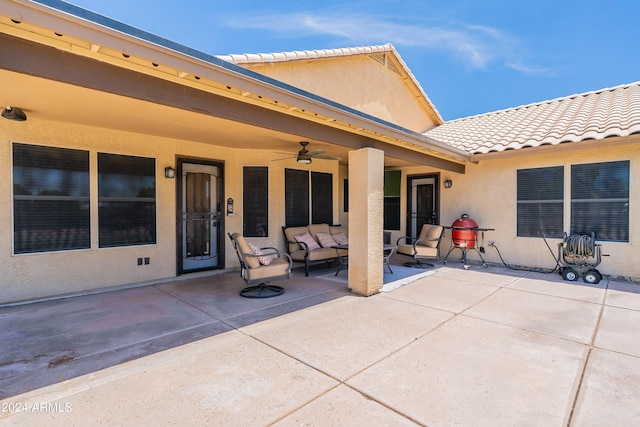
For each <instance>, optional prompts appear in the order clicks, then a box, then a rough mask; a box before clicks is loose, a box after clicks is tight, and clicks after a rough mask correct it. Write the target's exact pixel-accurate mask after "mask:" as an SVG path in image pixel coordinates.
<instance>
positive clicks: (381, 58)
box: [369, 53, 402, 76]
mask: <svg viewBox="0 0 640 427" xmlns="http://www.w3.org/2000/svg"><path fill="white" fill-rule="evenodd" d="M369 58H371V59H373V60H374V61H376V62H379V63H380V64H382V65H384V66H385V67H387V68H388V69H390V70H391V71H393V72H394V73H396V74H397V75H399V76H402V73H401V72H400V69H399V68H398V67H397V65H396V64H395V62H394V61H393V60H392V59H391V57H390V56H389V55H387V54H386V53H372V54H370V55H369Z"/></svg>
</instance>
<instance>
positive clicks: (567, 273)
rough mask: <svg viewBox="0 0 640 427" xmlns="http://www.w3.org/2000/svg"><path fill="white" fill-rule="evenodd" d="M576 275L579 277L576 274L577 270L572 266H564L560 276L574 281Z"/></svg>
mask: <svg viewBox="0 0 640 427" xmlns="http://www.w3.org/2000/svg"><path fill="white" fill-rule="evenodd" d="M578 277H580V276H579V275H578V272H577V271H575V270H574V269H573V268H565V269H564V270H562V278H563V279H564V280H568V281H570V282H575V281H576V280H578Z"/></svg>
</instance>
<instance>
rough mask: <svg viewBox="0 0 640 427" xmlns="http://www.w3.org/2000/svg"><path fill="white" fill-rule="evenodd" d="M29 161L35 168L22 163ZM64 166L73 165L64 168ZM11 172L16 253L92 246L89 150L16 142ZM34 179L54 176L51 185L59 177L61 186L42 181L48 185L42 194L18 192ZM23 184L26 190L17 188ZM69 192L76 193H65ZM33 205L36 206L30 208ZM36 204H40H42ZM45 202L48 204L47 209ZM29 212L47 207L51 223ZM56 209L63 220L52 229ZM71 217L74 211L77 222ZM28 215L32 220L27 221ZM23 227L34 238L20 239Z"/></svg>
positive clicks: (13, 146) (14, 247)
mask: <svg viewBox="0 0 640 427" xmlns="http://www.w3.org/2000/svg"><path fill="white" fill-rule="evenodd" d="M21 151H22V152H21ZM29 157H31V159H29ZM74 158H75V159H74ZM28 160H31V161H32V163H31V166H29V165H28V164H27V165H23V164H21V163H22V162H25V163H26V162H28ZM74 161H75V162H76V163H75V164H74V163H73V162H74ZM59 165H66V166H68V167H67V168H60V167H59ZM56 166H58V167H56ZM21 168H24V169H21ZM29 169H31V172H29ZM65 171H66V172H67V173H65ZM11 174H12V188H11V196H12V197H11V199H12V209H11V212H12V236H13V238H12V253H13V254H14V255H26V254H33V253H44V252H60V251H70V250H86V249H91V216H92V212H91V156H90V152H89V151H88V150H80V149H73V148H62V147H54V146H44V145H39V144H24V143H19V142H14V143H12V164H11ZM78 174H79V175H78ZM19 175H22V179H19V178H18V176H19ZM74 175H75V176H74ZM29 179H31V180H42V179H44V180H45V181H47V180H49V181H51V183H50V185H52V184H54V182H55V181H57V184H56V185H52V186H51V187H49V186H48V185H43V187H45V189H44V190H41V193H40V194H31V193H30V194H18V193H26V192H27V191H28V187H29V185H28V183H27V182H26V181H28V180H29ZM38 182H42V181H38ZM18 186H20V187H21V188H22V190H21V191H16V190H17V189H18ZM65 187H66V188H65ZM38 188H40V186H39V185H38ZM68 192H72V193H75V194H64V193H68ZM42 193H50V194H42ZM56 193H60V194H56ZM23 202H26V203H23ZM29 204H30V205H33V206H31V207H29V206H28V205H29ZM55 204H58V209H57V210H56V209H51V207H50V206H48V205H54V206H55ZM74 204H77V208H74V207H73V205H74ZM20 205H26V206H24V207H20ZM37 205H41V207H40V208H37ZM43 205H44V206H47V207H42V206H43ZM64 205H67V207H64ZM70 208H71V209H70ZM30 210H34V211H35V210H39V211H46V221H45V222H40V221H39V220H38V219H37V218H36V215H35V214H34V212H29V211H30ZM60 210H64V211H65V212H64V213H62V212H61V211H60ZM19 211H20V212H19ZM56 212H57V213H58V214H59V216H60V218H59V222H58V224H56V227H54V228H51V225H52V224H51V223H52V221H51V220H52V218H55V213H56ZM70 215H75V218H74V220H75V222H67V221H68V219H69V216H70ZM30 216H32V218H29V217H30ZM24 217H27V218H25V219H24V224H22V222H23V218H24ZM21 225H22V227H21ZM44 225H46V226H44ZM65 225H68V226H67V227H65ZM43 226H44V227H43ZM29 230H30V231H29ZM23 231H24V232H26V233H27V234H31V236H32V239H31V240H30V239H28V238H27V239H19V237H20V236H19V234H24V233H23ZM43 236H46V238H44V237H43Z"/></svg>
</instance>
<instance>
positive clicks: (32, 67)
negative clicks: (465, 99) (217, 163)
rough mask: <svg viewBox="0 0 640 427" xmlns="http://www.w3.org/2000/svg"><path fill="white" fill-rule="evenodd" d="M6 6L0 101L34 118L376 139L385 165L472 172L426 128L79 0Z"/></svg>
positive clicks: (184, 135)
mask: <svg viewBox="0 0 640 427" xmlns="http://www.w3.org/2000/svg"><path fill="white" fill-rule="evenodd" d="M0 15H2V16H0V33H2V34H1V37H2V38H1V40H0V43H1V44H2V46H3V55H2V58H1V59H0V78H2V79H3V81H6V82H11V85H8V86H9V87H8V88H7V90H6V91H3V93H2V94H1V95H0V96H2V99H0V103H1V104H2V105H15V106H18V107H21V108H23V109H24V110H25V111H27V113H28V114H31V115H35V116H39V117H42V118H45V119H49V120H56V121H68V122H74V123H78V124H85V125H90V126H99V127H106V128H115V129H120V130H126V131H131V132H137V133H145V134H152V135H158V136H166V137H171V138H179V139H189V140H193V141H200V142H205V143H212V144H217V145H232V146H234V147H237V148H256V146H259V148H262V149H272V150H288V151H291V150H292V149H293V148H295V147H296V146H297V141H299V140H301V139H309V140H312V141H313V142H314V148H316V149H317V148H323V149H325V150H326V151H327V152H329V151H330V152H331V154H332V155H337V156H340V157H342V158H343V159H347V158H348V155H347V152H348V150H351V149H357V148H362V147H374V148H378V149H381V150H383V151H384V152H385V158H386V161H385V165H386V166H404V165H416V164H418V165H428V166H432V167H436V168H440V169H443V170H449V171H454V172H459V173H464V169H465V163H466V162H467V161H468V160H469V156H468V154H467V153H466V152H464V151H462V150H459V149H456V148H453V147H451V146H448V145H446V144H443V143H441V142H439V141H435V140H432V139H430V138H428V137H425V136H424V135H420V134H417V133H413V132H411V131H408V130H406V129H403V128H400V127H398V126H395V125H393V124H391V123H388V122H385V121H383V120H380V119H377V118H375V117H371V116H368V115H366V114H363V113H361V112H358V111H356V110H353V109H350V108H348V107H345V106H343V105H340V104H337V103H334V102H332V101H330V100H326V99H323V98H320V97H317V96H315V95H313V94H311V93H308V92H305V91H302V90H300V89H297V88H295V87H292V86H289V85H286V84H284V83H281V82H278V81H275V80H273V79H270V78H268V77H265V76H262V75H259V74H256V73H254V72H252V71H250V70H246V69H243V68H242V67H238V66H236V65H234V64H230V63H227V62H224V61H222V60H220V59H218V58H215V57H213V56H209V55H206V54H203V53H201V52H197V51H194V50H191V49H189V48H186V47H184V46H181V45H177V44H175V43H172V42H169V41H167V40H165V39H161V38H159V37H156V36H153V35H151V34H148V33H144V32H141V31H140V30H136V29H133V28H131V27H128V26H126V25H124V24H121V23H118V22H116V21H112V20H110V19H108V18H105V17H102V16H100V15H96V14H93V13H92V12H88V11H86V10H84V9H80V8H77V7H75V6H73V5H69V4H68V3H62V2H59V1H56V0H49V1H41V2H28V1H20V0H10V1H8V2H3V3H2V4H1V5H0ZM116 46H117V48H114V47H116ZM44 88H46V93H47V96H42V94H43V92H42V89H44ZM292 144H295V145H292ZM292 147H293V148H292Z"/></svg>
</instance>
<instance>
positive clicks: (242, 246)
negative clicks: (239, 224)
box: [233, 233, 260, 268]
mask: <svg viewBox="0 0 640 427" xmlns="http://www.w3.org/2000/svg"><path fill="white" fill-rule="evenodd" d="M233 237H234V238H235V239H236V242H238V249H239V250H240V252H242V253H243V254H245V255H246V254H251V255H253V250H251V247H250V246H249V242H247V239H245V238H244V236H241V235H240V234H239V233H234V234H233ZM244 259H245V261H246V263H247V267H248V268H257V267H260V261H258V258H257V257H252V256H245V257H244Z"/></svg>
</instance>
